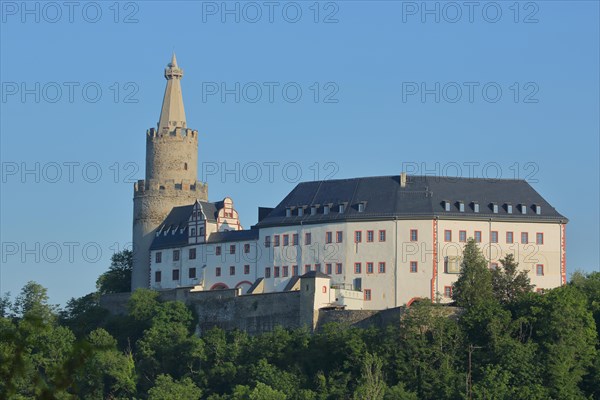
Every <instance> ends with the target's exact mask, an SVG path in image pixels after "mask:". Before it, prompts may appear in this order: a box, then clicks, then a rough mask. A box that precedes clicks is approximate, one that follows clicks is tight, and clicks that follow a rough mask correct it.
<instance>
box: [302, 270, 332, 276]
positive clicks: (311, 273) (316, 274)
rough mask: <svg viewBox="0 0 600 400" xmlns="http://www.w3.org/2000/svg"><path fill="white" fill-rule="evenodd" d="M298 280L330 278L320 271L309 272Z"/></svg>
mask: <svg viewBox="0 0 600 400" xmlns="http://www.w3.org/2000/svg"><path fill="white" fill-rule="evenodd" d="M300 278H331V277H330V276H329V275H327V274H324V273H322V272H321V271H309V272H307V273H305V274H304V275H302V276H301V277H300Z"/></svg>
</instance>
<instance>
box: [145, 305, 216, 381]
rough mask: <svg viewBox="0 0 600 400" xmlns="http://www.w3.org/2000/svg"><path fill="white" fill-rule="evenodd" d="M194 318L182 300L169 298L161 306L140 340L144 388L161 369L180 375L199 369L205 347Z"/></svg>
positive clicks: (176, 376)
mask: <svg viewBox="0 0 600 400" xmlns="http://www.w3.org/2000/svg"><path fill="white" fill-rule="evenodd" d="M193 320H194V319H193V316H192V313H191V311H190V310H189V309H188V308H187V307H186V306H185V305H184V304H183V303H182V302H179V301H167V302H164V303H160V304H159V305H158V306H157V309H156V311H155V315H154V316H153V317H152V320H151V326H150V328H149V329H147V330H146V331H145V332H144V334H143V336H142V338H141V339H140V340H139V341H138V342H137V349H138V359H139V362H138V371H139V372H140V375H141V377H142V379H141V381H140V385H141V387H142V388H145V387H148V385H150V384H151V383H152V382H153V381H154V379H155V377H156V376H157V375H158V374H160V373H166V374H169V375H171V376H173V377H174V378H176V379H178V378H181V377H183V376H184V375H186V374H188V373H193V372H195V371H197V370H198V368H199V366H200V361H201V360H202V359H203V358H204V348H203V342H202V340H201V339H199V338H198V337H196V336H195V335H194V334H193V333H194V332H193Z"/></svg>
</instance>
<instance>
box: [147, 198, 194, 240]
mask: <svg viewBox="0 0 600 400" xmlns="http://www.w3.org/2000/svg"><path fill="white" fill-rule="evenodd" d="M193 208H194V205H193V204H190V205H188V206H181V207H173V209H172V210H171V212H170V213H169V215H167V218H165V220H164V221H163V223H162V224H160V226H159V227H158V229H157V230H156V231H157V232H161V233H160V234H159V235H158V236H155V237H154V240H152V245H151V246H150V250H156V249H164V248H168V247H180V246H184V245H186V244H187V242H188V234H187V223H188V219H189V218H190V215H191V214H192V210H193ZM182 228H184V229H183V232H181V229H182ZM166 229H169V231H168V232H167V235H166V236H165V235H164V234H163V233H162V232H163V231H165V230H166ZM173 232H175V233H174V234H173Z"/></svg>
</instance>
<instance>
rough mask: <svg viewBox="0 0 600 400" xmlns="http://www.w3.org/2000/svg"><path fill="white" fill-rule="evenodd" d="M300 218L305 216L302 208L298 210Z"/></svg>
mask: <svg viewBox="0 0 600 400" xmlns="http://www.w3.org/2000/svg"><path fill="white" fill-rule="evenodd" d="M298 216H299V217H302V216H304V208H302V207H300V208H299V209H298Z"/></svg>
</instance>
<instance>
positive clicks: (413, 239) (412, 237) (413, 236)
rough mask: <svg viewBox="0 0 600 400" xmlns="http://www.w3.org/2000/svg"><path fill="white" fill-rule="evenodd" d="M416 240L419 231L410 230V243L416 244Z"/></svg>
mask: <svg viewBox="0 0 600 400" xmlns="http://www.w3.org/2000/svg"><path fill="white" fill-rule="evenodd" d="M417 240H419V231H417V230H416V229H411V230H410V241H411V242H416V241H417Z"/></svg>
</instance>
